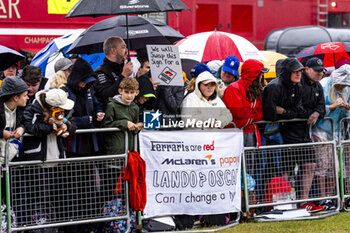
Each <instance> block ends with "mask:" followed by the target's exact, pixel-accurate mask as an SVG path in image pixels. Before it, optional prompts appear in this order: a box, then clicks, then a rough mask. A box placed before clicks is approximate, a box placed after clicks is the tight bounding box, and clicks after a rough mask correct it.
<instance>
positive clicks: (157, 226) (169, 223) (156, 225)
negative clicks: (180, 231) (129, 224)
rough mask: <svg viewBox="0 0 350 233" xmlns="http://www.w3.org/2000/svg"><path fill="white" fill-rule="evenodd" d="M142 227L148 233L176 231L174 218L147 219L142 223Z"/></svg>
mask: <svg viewBox="0 0 350 233" xmlns="http://www.w3.org/2000/svg"><path fill="white" fill-rule="evenodd" d="M142 226H143V229H145V230H146V231H148V232H152V231H172V230H175V223H174V220H173V218H172V217H160V218H153V219H145V220H143V221H142Z"/></svg>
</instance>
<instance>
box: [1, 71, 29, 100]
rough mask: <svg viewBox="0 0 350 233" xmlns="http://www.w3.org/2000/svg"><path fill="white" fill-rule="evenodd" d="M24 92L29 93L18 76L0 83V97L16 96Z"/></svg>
mask: <svg viewBox="0 0 350 233" xmlns="http://www.w3.org/2000/svg"><path fill="white" fill-rule="evenodd" d="M25 91H29V88H28V86H27V84H26V83H25V82H24V81H23V80H22V79H21V78H20V77H19V76H12V77H7V78H5V79H4V80H3V81H2V85H1V87H0V97H2V96H6V95H16V94H20V93H22V92H25Z"/></svg>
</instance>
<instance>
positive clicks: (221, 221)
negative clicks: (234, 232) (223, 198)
mask: <svg viewBox="0 0 350 233" xmlns="http://www.w3.org/2000/svg"><path fill="white" fill-rule="evenodd" d="M200 221H201V223H202V225H203V226H205V227H211V226H223V225H226V224H227V223H229V221H230V216H229V214H211V215H204V216H202V217H201V218H200Z"/></svg>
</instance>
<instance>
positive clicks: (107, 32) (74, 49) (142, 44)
mask: <svg viewBox="0 0 350 233" xmlns="http://www.w3.org/2000/svg"><path fill="white" fill-rule="evenodd" d="M128 18H129V42H130V45H129V49H131V50H138V49H146V44H172V43H174V42H175V41H177V40H180V39H182V38H184V36H183V35H181V34H180V33H179V32H178V31H176V30H174V29H173V28H171V27H169V26H168V25H166V24H164V23H162V22H159V21H157V20H154V19H150V18H143V17H138V16H128ZM126 31H127V29H126V16H116V17H112V18H108V19H105V20H102V21H100V22H98V23H96V24H94V25H92V26H91V27H90V28H88V29H86V30H85V31H84V32H83V33H82V34H81V35H80V36H79V37H78V38H77V39H76V40H75V41H74V43H73V44H72V45H71V46H70V48H69V49H68V51H67V53H83V54H91V53H100V52H103V49H102V48H103V42H104V41H105V39H107V38H108V37H109V36H119V37H121V38H123V39H127V33H126Z"/></svg>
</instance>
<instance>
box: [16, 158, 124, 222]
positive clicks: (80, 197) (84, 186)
mask: <svg viewBox="0 0 350 233" xmlns="http://www.w3.org/2000/svg"><path fill="white" fill-rule="evenodd" d="M123 165H124V159H123V158H114V159H105V160H85V161H69V162H68V161H60V163H58V164H46V166H42V165H41V164H32V165H21V164H20V163H19V164H17V165H16V163H14V164H13V166H10V183H11V192H10V193H11V206H12V207H13V210H14V212H15V214H16V216H17V225H18V226H32V225H38V224H39V225H40V224H43V223H40V221H43V220H45V223H59V222H70V221H80V220H87V219H92V218H103V217H105V216H104V215H103V212H102V211H101V210H102V206H103V205H104V203H106V202H108V201H111V200H112V199H114V198H115V196H116V195H115V194H114V190H115V189H116V185H117V178H118V177H119V175H120V172H121V170H122V167H123ZM119 192H120V194H119V195H118V198H120V199H121V200H123V202H124V204H125V201H126V200H127V199H126V196H125V185H122V187H120V190H119ZM125 214H126V213H125Z"/></svg>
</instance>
